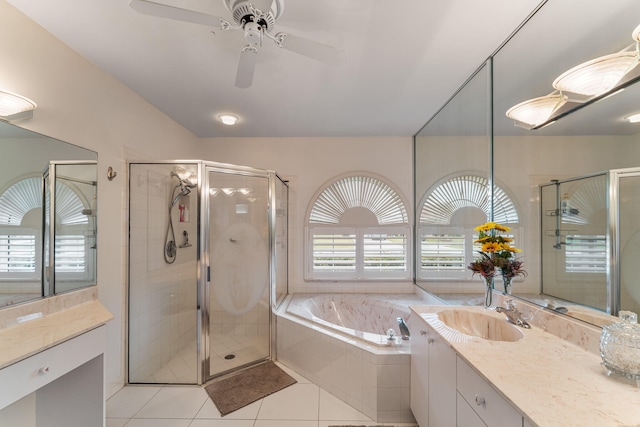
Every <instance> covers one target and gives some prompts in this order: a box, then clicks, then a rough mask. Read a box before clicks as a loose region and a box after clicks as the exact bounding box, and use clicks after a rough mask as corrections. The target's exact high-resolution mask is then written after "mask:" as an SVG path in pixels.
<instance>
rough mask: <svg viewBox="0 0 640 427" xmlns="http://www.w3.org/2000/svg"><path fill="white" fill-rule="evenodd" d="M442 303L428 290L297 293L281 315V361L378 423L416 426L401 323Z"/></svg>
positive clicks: (407, 343)
mask: <svg viewBox="0 0 640 427" xmlns="http://www.w3.org/2000/svg"><path fill="white" fill-rule="evenodd" d="M441 304H442V301H440V300H438V299H437V298H435V297H433V296H431V295H429V294H427V293H424V294H422V293H421V294H393V295H389V294H295V295H289V296H288V297H287V298H286V299H285V301H284V302H283V303H282V304H281V306H280V308H279V309H278V310H277V312H276V316H277V318H276V327H277V346H276V348H277V359H278V360H279V361H280V362H282V363H283V364H285V365H286V366H289V367H291V368H292V369H294V370H295V371H297V372H298V373H299V374H301V375H302V376H304V377H306V378H307V379H309V380H311V381H313V382H314V383H315V384H317V385H318V386H320V387H321V388H323V389H325V390H326V391H328V392H329V393H331V394H333V395H335V396H336V397H338V398H339V399H341V400H343V401H344V402H346V403H347V404H349V405H351V406H352V407H354V408H355V409H357V410H358V411H360V412H362V413H364V414H365V415H367V416H368V417H369V418H372V419H373V420H374V421H376V422H390V423H394V422H395V423H410V422H415V421H414V419H413V415H412V413H411V410H410V408H409V403H410V383H411V381H410V378H411V371H410V362H411V361H410V353H411V346H410V341H409V340H402V339H401V337H400V334H399V330H398V323H397V318H398V317H402V318H403V319H404V320H405V321H407V320H408V318H409V317H410V313H411V312H410V310H409V306H410V305H441ZM388 329H394V331H395V333H396V339H394V340H391V341H390V340H388V339H387V335H386V331H387V330H388Z"/></svg>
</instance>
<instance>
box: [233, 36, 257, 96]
mask: <svg viewBox="0 0 640 427" xmlns="http://www.w3.org/2000/svg"><path fill="white" fill-rule="evenodd" d="M257 57H258V49H256V48H255V47H253V46H245V47H243V48H242V51H240V61H238V71H237V72H236V87H239V88H241V89H244V88H248V87H249V86H251V84H252V83H253V72H254V70H255V68H256V58H257Z"/></svg>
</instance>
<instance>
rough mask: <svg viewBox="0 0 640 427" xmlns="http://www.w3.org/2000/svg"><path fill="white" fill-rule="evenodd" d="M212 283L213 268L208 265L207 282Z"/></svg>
mask: <svg viewBox="0 0 640 427" xmlns="http://www.w3.org/2000/svg"><path fill="white" fill-rule="evenodd" d="M210 281H211V266H210V265H207V282H210Z"/></svg>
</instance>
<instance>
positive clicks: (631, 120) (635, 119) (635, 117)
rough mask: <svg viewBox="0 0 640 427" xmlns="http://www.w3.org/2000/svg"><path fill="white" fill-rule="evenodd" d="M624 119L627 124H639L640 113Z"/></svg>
mask: <svg viewBox="0 0 640 427" xmlns="http://www.w3.org/2000/svg"><path fill="white" fill-rule="evenodd" d="M624 119H625V120H626V121H628V122H629V123H640V113H635V114H631V115H628V116H627V117H625V118H624Z"/></svg>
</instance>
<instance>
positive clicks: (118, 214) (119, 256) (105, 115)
mask: <svg viewBox="0 0 640 427" xmlns="http://www.w3.org/2000/svg"><path fill="white" fill-rule="evenodd" d="M0 39H1V40H4V42H3V43H2V44H1V45H0V63H1V64H2V68H1V71H0V90H6V91H10V92H15V93H18V94H21V95H23V96H26V97H28V98H31V99H33V100H34V101H35V102H36V103H37V104H38V109H37V110H36V111H35V113H34V118H33V119H32V120H28V121H23V122H20V123H19V125H20V126H21V127H24V128H28V129H30V130H33V131H35V132H38V133H42V134H44V135H48V136H51V137H53V138H57V139H60V140H63V141H66V142H69V143H72V144H75V145H78V146H80V147H84V148H88V149H90V150H94V151H96V152H98V199H99V201H100V202H99V204H98V218H99V220H98V239H99V240H98V245H99V260H98V289H99V297H100V300H101V301H102V303H103V304H105V306H106V307H107V308H108V309H109V310H110V311H111V312H112V313H113V314H114V316H115V320H114V321H112V322H110V323H109V325H108V329H107V335H108V343H107V353H106V382H107V387H108V390H107V391H108V393H113V392H114V391H115V390H117V389H118V388H119V387H120V386H121V385H122V383H123V380H124V366H125V364H124V338H125V324H124V321H125V296H126V293H125V278H126V265H125V262H126V250H125V249H126V234H125V229H126V228H125V225H126V222H125V218H126V210H125V209H126V188H127V175H126V170H125V161H126V156H129V157H131V156H133V155H135V156H140V157H148V158H149V159H151V158H154V159H161V158H167V159H170V158H194V157H197V151H196V149H197V148H198V147H199V145H198V141H197V138H196V137H195V136H194V135H193V134H191V133H190V132H188V131H186V130H185V129H184V128H182V127H181V126H179V125H178V124H177V123H175V122H173V121H172V120H170V119H169V118H167V117H166V116H165V115H164V114H163V113H161V112H160V111H158V110H157V109H155V108H154V107H152V106H151V105H150V104H148V103H147V102H146V101H145V100H144V99H142V98H141V97H139V96H138V95H136V94H135V93H133V92H132V91H130V90H129V89H128V88H127V87H125V86H124V85H122V84H121V83H119V82H117V81H116V80H115V79H113V78H112V77H111V76H109V75H107V74H106V73H104V72H103V71H101V70H99V69H98V68H96V67H95V66H94V65H93V64H91V63H89V62H88V61H87V60H86V59H84V58H82V57H81V56H79V55H78V54H77V53H76V52H74V51H73V50H71V49H70V48H68V47H67V46H66V45H64V44H62V43H61V42H60V41H59V40H58V39H56V38H55V37H53V36H52V35H51V34H49V33H47V32H46V31H45V30H44V29H42V28H41V27H40V26H38V25H37V24H35V23H34V22H33V21H31V20H30V19H28V18H26V17H25V16H24V15H22V14H21V13H20V12H18V11H17V10H16V9H15V8H13V7H12V6H11V5H9V4H8V3H7V2H5V1H4V0H0ZM109 166H112V167H113V168H114V169H115V170H116V171H117V172H118V176H117V177H116V179H115V180H113V181H108V180H107V179H106V171H107V167H109Z"/></svg>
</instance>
